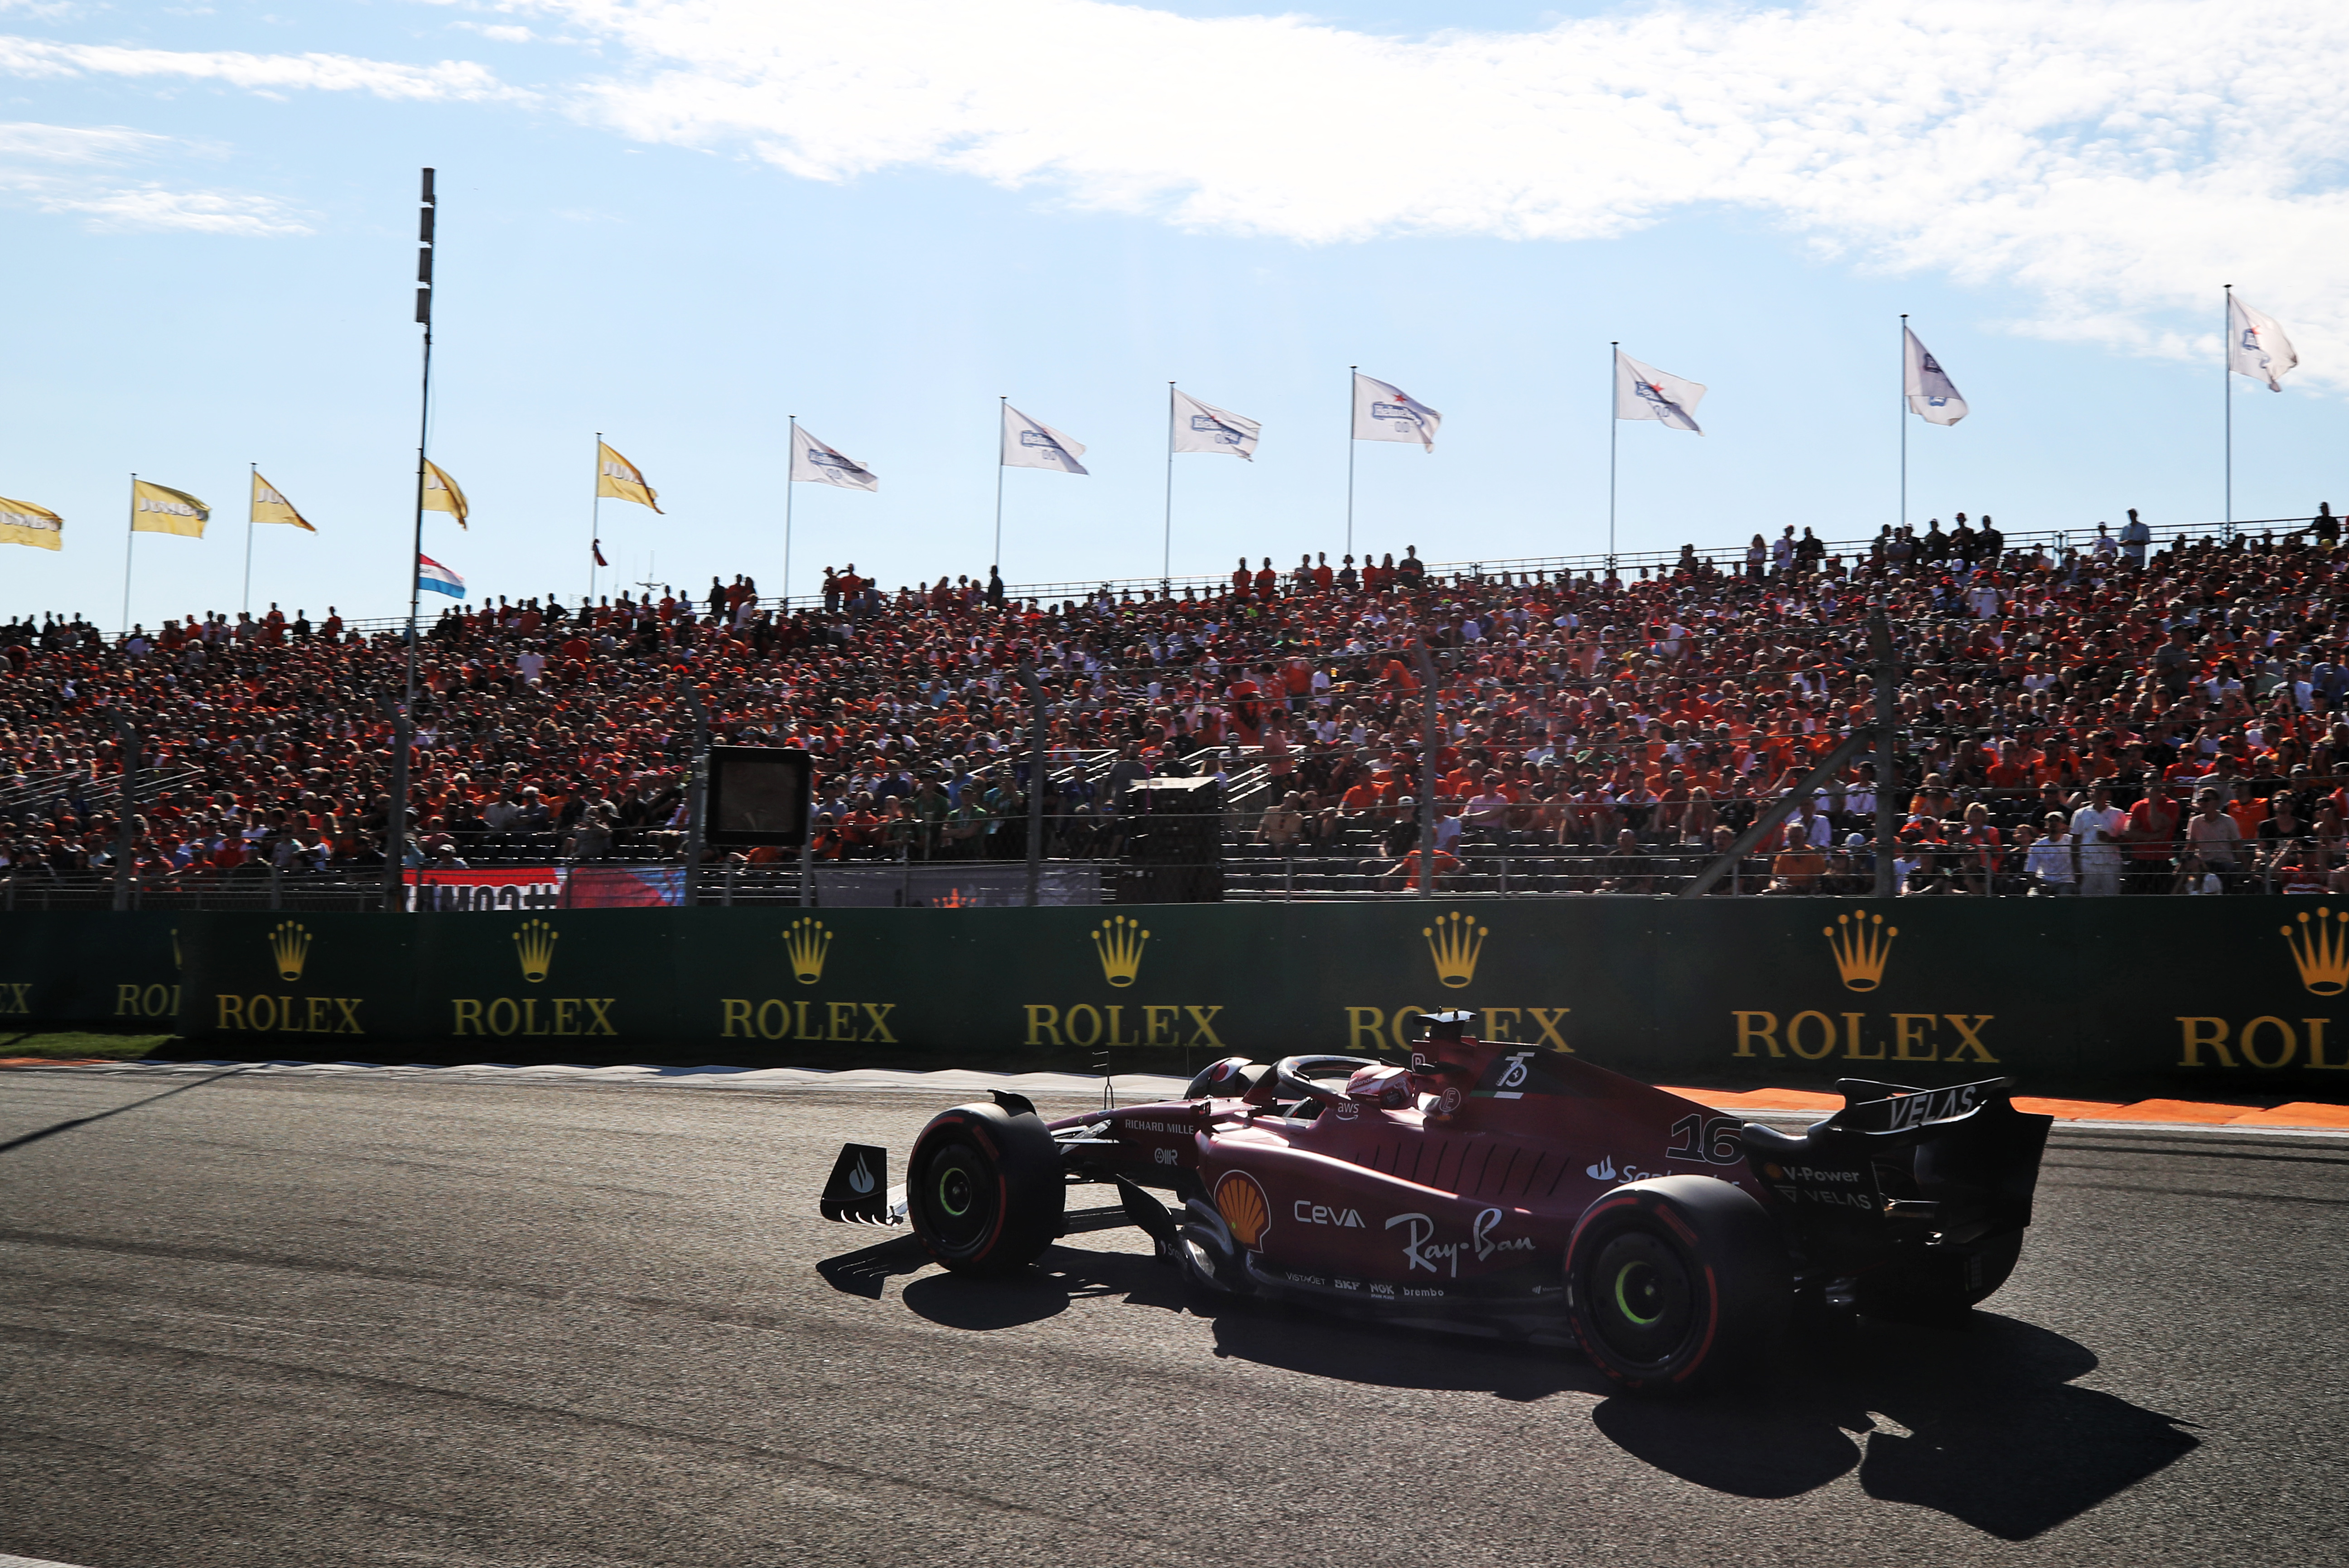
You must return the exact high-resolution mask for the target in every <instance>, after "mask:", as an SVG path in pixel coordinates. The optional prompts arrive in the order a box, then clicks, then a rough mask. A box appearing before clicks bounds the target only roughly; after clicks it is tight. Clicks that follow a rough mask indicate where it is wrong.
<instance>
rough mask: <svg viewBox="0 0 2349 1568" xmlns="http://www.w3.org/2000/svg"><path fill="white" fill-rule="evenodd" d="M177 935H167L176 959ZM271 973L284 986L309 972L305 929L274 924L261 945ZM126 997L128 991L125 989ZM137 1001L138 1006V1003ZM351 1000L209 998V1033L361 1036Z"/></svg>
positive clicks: (359, 999) (225, 995)
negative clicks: (210, 1004)
mask: <svg viewBox="0 0 2349 1568" xmlns="http://www.w3.org/2000/svg"><path fill="white" fill-rule="evenodd" d="M178 939H179V933H178V932H176V931H174V932H173V933H172V941H173V948H174V956H175V957H176V956H177V944H178ZM262 940H263V945H264V947H265V948H266V950H267V951H268V954H269V962H270V964H271V967H273V968H274V969H275V970H276V971H277V978H278V979H279V980H282V981H285V982H286V983H287V984H289V985H292V984H296V983H298V982H299V981H301V979H302V976H303V974H304V972H305V971H307V970H308V968H309V966H310V949H311V946H312V938H311V935H310V928H309V927H307V926H305V925H304V924H303V923H302V922H301V921H299V920H280V921H278V922H277V924H276V925H274V926H273V927H271V928H270V929H269V932H268V934H267V935H266V936H264V938H263V939H262ZM125 990H126V992H127V991H128V990H129V988H128V987H126V988H125ZM144 1000H145V999H144V998H143V997H142V998H141V1002H144ZM364 1000H366V999H365V998H363V997H357V996H314V995H309V994H306V993H305V994H302V995H291V994H287V993H285V992H278V993H275V994H272V993H269V992H256V993H254V994H252V995H247V996H238V995H234V994H231V993H226V992H214V993H213V994H212V1009H213V1012H212V1028H213V1030H214V1032H215V1033H222V1034H364V1033H367V1030H366V1029H365V1028H364V1027H362V1026H361V1024H360V1023H359V1003H360V1002H363V1001H364Z"/></svg>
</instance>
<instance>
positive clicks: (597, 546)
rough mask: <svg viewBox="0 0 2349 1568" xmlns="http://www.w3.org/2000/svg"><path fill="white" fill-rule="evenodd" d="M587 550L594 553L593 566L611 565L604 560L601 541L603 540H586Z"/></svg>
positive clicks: (602, 542)
mask: <svg viewBox="0 0 2349 1568" xmlns="http://www.w3.org/2000/svg"><path fill="white" fill-rule="evenodd" d="M587 548H588V549H589V550H590V551H592V552H594V554H595V564H596V565H597V566H610V565H611V564H612V563H611V562H609V561H607V560H605V559H604V541H603V540H601V539H590V540H588V541H587Z"/></svg>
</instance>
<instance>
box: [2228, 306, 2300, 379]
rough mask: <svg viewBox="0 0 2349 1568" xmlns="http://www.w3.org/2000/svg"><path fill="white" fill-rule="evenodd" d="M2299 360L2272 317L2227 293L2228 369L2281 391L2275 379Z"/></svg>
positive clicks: (2290, 340) (2289, 340)
mask: <svg viewBox="0 0 2349 1568" xmlns="http://www.w3.org/2000/svg"><path fill="white" fill-rule="evenodd" d="M2299 363H2300V356H2299V355H2298V354H2296V353H2294V352H2292V339H2291V338H2289V337H2285V336H2284V335H2283V328H2282V327H2279V326H2277V325H2276V319H2275V317H2272V316H2269V315H2265V314H2263V313H2262V312H2260V311H2257V310H2253V309H2252V308H2251V306H2248V305H2245V304H2244V303H2243V302H2242V301H2241V300H2240V299H2237V298H2236V297H2235V296H2233V295H2231V294H2230V295H2229V296H2227V369H2230V370H2231V371H2233V372H2234V373H2235V374H2236V375H2238V376H2249V377H2250V378H2251V379H2252V380H2254V381H2265V382H2266V383H2267V384H2268V390H2269V391H2271V392H2281V391H2282V390H2283V383H2282V381H2280V380H2278V379H2277V378H2278V377H2280V376H2283V375H2286V374H2288V373H2290V371H2291V370H2292V367H2293V366H2295V365H2297V364H2299Z"/></svg>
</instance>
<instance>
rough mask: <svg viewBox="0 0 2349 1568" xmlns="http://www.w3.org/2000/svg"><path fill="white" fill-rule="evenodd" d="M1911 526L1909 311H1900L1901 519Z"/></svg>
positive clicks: (1901, 523) (1904, 524)
mask: <svg viewBox="0 0 2349 1568" xmlns="http://www.w3.org/2000/svg"><path fill="white" fill-rule="evenodd" d="M1898 526H1899V527H1902V528H1906V527H1907V526H1909V313H1908V312H1907V311H1905V310H1904V311H1902V312H1901V313H1900V520H1899V524H1898Z"/></svg>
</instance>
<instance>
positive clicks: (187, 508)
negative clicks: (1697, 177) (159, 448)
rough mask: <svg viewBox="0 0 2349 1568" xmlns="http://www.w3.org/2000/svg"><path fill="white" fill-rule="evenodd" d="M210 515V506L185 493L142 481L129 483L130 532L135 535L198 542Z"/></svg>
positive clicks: (209, 519)
mask: <svg viewBox="0 0 2349 1568" xmlns="http://www.w3.org/2000/svg"><path fill="white" fill-rule="evenodd" d="M211 520H212V508H211V507H209V506H207V505H205V504H203V503H202V502H201V501H199V500H197V499H196V498H195V497H194V496H192V495H191V494H189V493H187V492H186V491H184V490H173V489H171V487H169V486H168V485H161V484H150V483H148V482H147V481H146V480H143V479H134V480H132V481H131V482H130V531H131V532H132V533H134V534H177V535H181V537H183V538H188V539H201V538H202V537H203V536H204V524H206V523H208V522H210V521H211Z"/></svg>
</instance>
